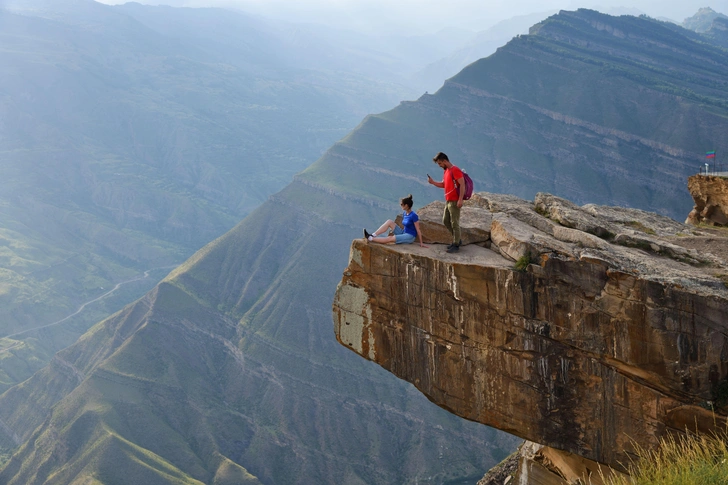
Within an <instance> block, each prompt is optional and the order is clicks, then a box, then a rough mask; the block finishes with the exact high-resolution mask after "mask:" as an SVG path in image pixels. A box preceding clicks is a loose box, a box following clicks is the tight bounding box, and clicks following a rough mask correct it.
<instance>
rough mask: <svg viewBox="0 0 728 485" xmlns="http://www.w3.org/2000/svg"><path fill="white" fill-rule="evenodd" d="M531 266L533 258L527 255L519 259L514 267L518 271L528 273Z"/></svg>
mask: <svg viewBox="0 0 728 485" xmlns="http://www.w3.org/2000/svg"><path fill="white" fill-rule="evenodd" d="M529 264H531V257H530V256H529V255H525V256H521V257H520V258H518V261H516V264H515V266H514V267H515V268H516V270H517V271H526V268H528V265H529Z"/></svg>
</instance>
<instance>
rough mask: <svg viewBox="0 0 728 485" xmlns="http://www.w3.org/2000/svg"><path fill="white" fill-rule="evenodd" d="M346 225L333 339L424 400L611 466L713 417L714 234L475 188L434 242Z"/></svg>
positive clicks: (717, 316)
mask: <svg viewBox="0 0 728 485" xmlns="http://www.w3.org/2000/svg"><path fill="white" fill-rule="evenodd" d="M441 207H442V204H441V203H439V202H435V203H432V204H430V205H428V206H426V207H424V208H422V209H421V210H420V211H418V213H419V215H420V220H421V227H422V230H423V236H424V237H425V239H426V240H427V241H429V242H430V243H433V244H432V245H431V246H430V248H420V247H419V245H417V244H412V245H400V246H393V245H379V244H369V243H367V242H366V241H365V240H364V239H359V240H355V241H354V242H353V244H352V247H351V252H350V261H349V265H348V267H347V268H346V270H345V271H344V276H343V279H342V281H341V283H340V285H339V287H338V289H337V292H336V295H335V299H334V304H333V313H334V326H335V332H336V336H337V339H338V340H339V342H340V343H341V344H342V345H345V346H346V347H348V348H350V349H351V350H353V351H354V352H357V353H358V354H359V355H361V356H363V357H365V358H367V359H369V360H372V361H374V362H376V363H378V364H379V365H381V366H382V367H384V368H385V369H387V370H388V371H390V372H392V373H393V374H395V375H397V376H399V377H400V378H402V379H405V380H407V381H409V382H411V383H413V384H414V385H415V386H416V387H417V388H418V389H419V390H420V391H421V392H423V393H424V394H425V395H426V396H427V397H428V398H429V399H430V400H432V401H433V402H434V403H436V404H438V405H439V406H441V407H443V408H445V409H447V410H449V411H451V412H453V413H455V414H457V415H459V416H462V417H464V418H467V419H470V420H474V421H478V422H481V423H483V424H486V425H488V426H492V427H495V428H498V429H501V430H504V431H507V432H509V433H512V434H514V435H517V436H520V437H522V438H525V439H527V440H530V441H532V442H535V443H540V444H542V445H547V446H549V447H552V448H555V449H557V450H563V451H566V452H569V453H573V454H575V455H579V456H581V457H584V458H587V459H590V460H595V461H597V462H600V463H604V464H607V465H610V466H612V467H615V468H616V469H622V464H626V463H629V460H630V456H633V455H632V452H633V450H634V445H635V444H637V445H641V446H645V447H653V446H655V445H656V443H657V442H658V440H659V438H660V437H661V436H663V435H664V434H665V433H668V432H671V431H675V432H681V431H684V430H685V428H686V427H688V428H691V429H695V428H698V429H700V430H708V429H711V428H712V427H713V426H714V425H715V424H718V425H719V426H721V425H724V421H723V420H722V417H721V413H722V410H721V409H718V415H717V416H715V415H714V414H713V412H712V411H711V409H713V408H715V407H716V406H720V405H722V404H720V403H718V404H717V403H715V400H716V398H717V396H718V395H719V394H720V393H721V390H722V389H724V388H725V386H726V385H727V384H726V382H727V381H726V378H727V376H728V321H727V320H726V315H728V312H727V311H728V289H727V288H726V281H728V264H726V254H728V251H727V250H726V248H727V247H728V238H726V237H725V236H723V235H722V233H721V232H720V231H714V232H713V233H706V232H704V231H703V230H701V229H696V228H695V227H692V226H687V225H684V224H680V223H678V222H676V221H673V220H671V219H668V218H666V217H662V216H659V215H656V214H652V213H648V212H644V211H640V210H634V209H625V208H619V207H604V206H596V205H586V206H583V207H579V206H576V205H575V204H572V203H571V202H569V201H567V200H564V199H560V198H557V197H554V196H552V195H549V194H538V195H537V196H536V198H535V200H534V202H529V201H525V200H522V199H519V198H516V197H512V196H505V195H497V194H489V193H480V194H476V195H475V196H474V197H473V199H471V200H470V201H468V202H466V204H465V206H464V208H463V213H462V219H463V240H464V242H465V243H468V244H466V245H465V246H463V247H462V248H461V250H460V252H459V253H456V254H448V253H446V252H445V246H444V244H439V243H446V242H448V241H447V234H446V232H445V231H444V228H443V227H442V225H441V224H440V222H439V219H440V211H441Z"/></svg>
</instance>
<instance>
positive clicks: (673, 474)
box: [609, 432, 728, 485]
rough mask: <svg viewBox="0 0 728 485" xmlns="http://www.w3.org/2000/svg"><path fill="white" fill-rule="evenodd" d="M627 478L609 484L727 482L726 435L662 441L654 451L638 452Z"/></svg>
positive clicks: (687, 484)
mask: <svg viewBox="0 0 728 485" xmlns="http://www.w3.org/2000/svg"><path fill="white" fill-rule="evenodd" d="M638 455H639V458H638V460H637V461H636V462H635V463H634V464H633V466H631V467H630V475H631V476H629V477H619V478H617V479H612V480H611V481H610V482H609V484H610V485H697V484H700V485H713V484H715V485H719V484H720V485H724V484H726V483H728V434H726V433H725V432H724V433H721V434H719V435H715V436H697V435H690V436H687V437H680V438H672V437H669V438H666V439H664V440H663V441H662V443H661V446H660V448H659V449H658V450H655V451H647V450H641V451H639V452H638Z"/></svg>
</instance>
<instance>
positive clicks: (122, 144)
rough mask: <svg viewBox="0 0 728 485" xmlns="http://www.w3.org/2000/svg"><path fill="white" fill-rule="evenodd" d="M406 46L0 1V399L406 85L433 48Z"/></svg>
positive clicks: (208, 15)
mask: <svg viewBox="0 0 728 485" xmlns="http://www.w3.org/2000/svg"><path fill="white" fill-rule="evenodd" d="M337 35H338V36H339V37H340V38H341V37H343V38H346V41H345V42H344V41H341V42H337V41H336V39H337ZM347 35H348V37H347ZM431 37H433V38H434V35H433V36H431ZM432 44H434V42H431V41H430V45H432ZM414 45H418V43H417V42H415V41H409V43H407V42H406V41H405V40H401V44H398V45H394V46H392V47H391V48H390V50H389V51H387V50H386V49H385V47H386V46H385V45H384V44H381V45H376V46H370V47H369V48H368V49H367V48H366V39H364V38H361V36H357V35H355V34H347V33H345V32H338V33H337V32H325V33H318V32H316V31H315V29H314V28H313V27H311V26H307V25H295V24H281V23H274V22H267V21H265V19H261V18H258V17H251V16H248V15H245V14H243V13H239V12H231V11H226V10H221V9H175V8H170V7H150V6H142V5H140V4H136V3H128V4H125V5H121V6H116V7H111V6H107V5H102V4H99V3H96V2H93V1H91V0H52V1H51V0H5V1H3V2H1V3H0V63H2V66H3V68H2V69H1V70H0V154H2V155H0V170H1V171H2V176H0V268H2V270H0V391H2V390H5V389H7V388H8V387H9V386H12V385H13V384H16V383H19V382H22V381H23V380H25V379H26V378H28V377H29V376H30V375H32V373H33V372H35V371H36V370H38V369H39V368H40V367H42V366H43V365H45V364H46V363H47V362H48V361H49V360H50V359H51V358H52V356H53V354H54V353H55V352H56V351H57V350H59V349H61V348H63V347H65V346H67V345H70V344H71V343H73V342H74V341H75V340H76V339H77V338H78V336H79V335H81V334H82V333H83V332H84V331H85V330H87V329H88V327H89V326H90V325H91V324H92V323H94V322H96V321H98V320H100V319H102V318H104V317H105V316H107V315H109V314H110V313H113V312H115V311H117V310H118V309H119V308H121V307H122V306H123V305H124V304H126V303H128V302H130V301H133V300H135V299H136V298H139V297H140V296H142V295H143V294H144V293H146V292H147V291H148V290H149V289H151V288H152V287H153V286H154V284H156V282H158V281H159V279H161V278H162V277H163V276H164V274H166V273H167V272H168V271H169V269H170V267H173V266H175V265H176V264H179V263H180V262H182V261H184V260H185V259H186V258H187V257H189V256H190V255H191V254H192V253H193V252H194V251H195V250H197V249H199V248H200V247H202V246H203V245H204V244H206V243H207V242H209V241H210V240H212V239H214V238H215V237H218V236H220V235H221V234H223V233H225V232H226V231H227V230H229V229H230V228H231V227H233V226H234V225H235V224H236V223H237V222H238V221H239V220H240V219H241V218H242V217H244V216H245V215H246V214H248V213H249V212H250V211H251V210H253V209H254V208H255V207H257V206H258V205H259V204H260V203H262V202H263V201H265V200H266V198H267V197H268V196H269V195H270V194H272V193H274V192H276V191H278V190H280V189H281V188H282V187H284V186H285V184H287V183H289V182H290V181H291V179H292V177H293V175H294V174H295V173H297V172H299V171H301V170H303V169H304V168H305V167H306V166H308V165H310V164H311V163H312V162H313V161H315V160H316V159H317V158H318V157H319V156H320V155H321V153H322V152H323V151H324V150H325V149H326V148H328V147H329V146H330V145H331V144H332V143H334V142H335V141H336V140H338V139H340V138H341V137H343V136H344V135H345V134H346V133H347V132H348V131H349V130H351V129H352V128H353V127H354V126H356V124H357V123H358V122H359V121H360V120H361V118H362V117H363V116H365V115H366V114H368V113H371V112H378V111H382V110H384V109H388V108H390V107H392V106H395V105H396V104H397V103H398V102H399V101H400V100H402V99H408V98H411V97H413V96H415V95H416V94H418V93H420V92H421V91H419V88H413V87H408V86H407V85H405V84H404V79H405V77H406V76H404V75H403V74H401V73H399V72H398V70H399V68H400V66H398V63H399V61H400V60H401V59H403V58H408V57H413V58H415V59H414V60H413V61H412V64H411V65H412V67H411V68H410V71H411V72H414V71H415V70H416V69H419V68H420V67H421V66H422V65H424V64H425V63H426V62H429V61H431V60H434V59H436V58H438V57H439V56H441V55H443V52H445V51H433V52H431V53H430V54H429V56H430V57H427V48H426V46H423V47H421V48H420V49H419V50H417V51H416V52H415V50H414V48H413V47H412V46H414ZM428 60H429V61H428ZM145 272H148V273H147V274H148V277H144V274H145ZM125 282H126V283H125ZM119 283H125V284H124V285H123V286H122V287H120V288H119V289H117V290H115V291H114V293H113V294H111V295H109V296H108V297H106V298H103V299H101V300H98V301H95V300H97V299H98V298H99V297H100V296H102V295H105V294H107V293H108V292H109V291H111V290H112V289H114V287H115V286H116V285H117V284H119ZM94 301H95V302H94ZM87 302H94V303H92V304H90V305H87V306H86V307H84V308H85V310H84V311H83V312H82V313H80V314H77V315H74V314H75V312H76V311H77V310H78V309H79V307H81V305H83V304H85V303H87ZM70 315H74V316H73V317H72V318H70V319H68V320H64V319H65V317H67V316H70ZM57 322H63V323H62V325H54V324H55V323H57ZM49 325H50V326H49ZM34 329H35V330H34ZM2 337H9V338H5V339H2Z"/></svg>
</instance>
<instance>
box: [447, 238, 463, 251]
mask: <svg viewBox="0 0 728 485" xmlns="http://www.w3.org/2000/svg"><path fill="white" fill-rule="evenodd" d="M462 243H463V240H462V239H461V240H460V242H458V243H457V244H455V243H452V244H451V245H449V246H448V247H447V250H446V252H448V253H457V252H458V251H460V245H461V244H462Z"/></svg>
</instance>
